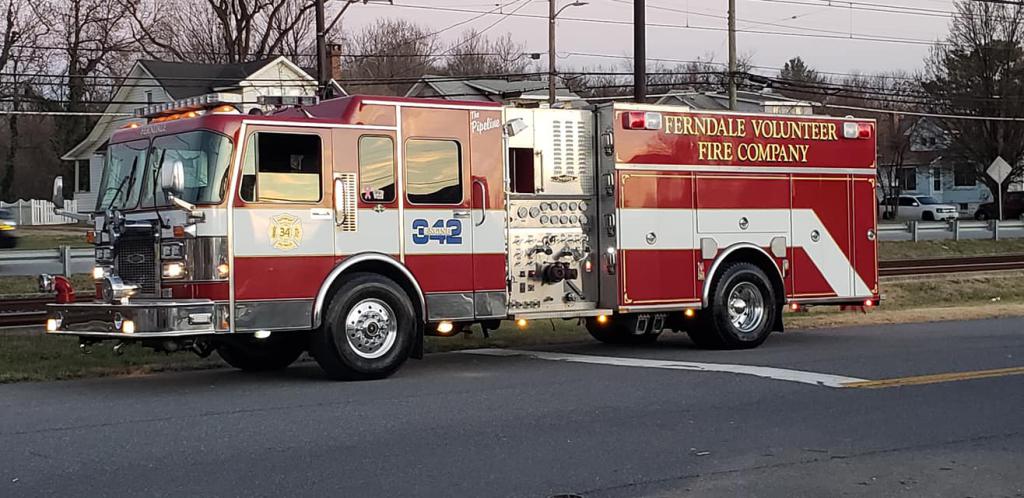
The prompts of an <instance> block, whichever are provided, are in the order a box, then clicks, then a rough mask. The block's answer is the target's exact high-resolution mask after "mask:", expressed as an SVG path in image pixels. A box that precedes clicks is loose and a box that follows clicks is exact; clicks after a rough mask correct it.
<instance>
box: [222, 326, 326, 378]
mask: <svg viewBox="0 0 1024 498" xmlns="http://www.w3.org/2000/svg"><path fill="white" fill-rule="evenodd" d="M308 341H309V336H308V334H307V333H304V332H278V333H276V334H273V335H271V336H270V337H268V338H266V339H257V338H256V337H254V336H248V337H244V338H232V340H229V341H226V342H223V343H221V344H220V345H218V346H217V354H218V355H220V357H221V359H223V360H224V361H225V362H226V363H227V364H228V365H231V366H233V367H235V368H237V369H239V370H244V371H246V372H267V371H272V370H281V369H283V368H287V367H288V365H291V364H292V363H294V362H295V360H297V359H298V358H299V356H300V355H302V353H303V352H304V351H305V350H306V343H307V342H308Z"/></svg>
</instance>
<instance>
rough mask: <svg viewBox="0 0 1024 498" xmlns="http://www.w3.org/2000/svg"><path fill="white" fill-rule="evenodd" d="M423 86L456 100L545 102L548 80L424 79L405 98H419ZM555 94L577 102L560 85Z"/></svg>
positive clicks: (425, 77) (445, 77) (429, 76)
mask: <svg viewBox="0 0 1024 498" xmlns="http://www.w3.org/2000/svg"><path fill="white" fill-rule="evenodd" d="M424 85H425V86H429V87H431V88H433V89H434V91H435V92H437V94H438V96H439V97H442V98H445V99H456V100H475V101H495V102H497V101H502V100H506V99H516V98H519V99H522V98H547V92H548V82H547V80H519V81H507V80H500V79H473V80H453V79H452V78H451V77H450V76H437V75H425V76H423V77H422V78H420V81H419V82H417V83H416V85H414V86H413V87H412V88H411V89H410V90H409V92H408V93H407V94H406V96H407V97H412V96H416V95H418V94H419V93H420V92H421V91H422V88H423V86H424ZM555 94H556V96H557V97H558V98H559V99H561V100H578V99H579V98H580V97H579V96H578V95H576V94H575V93H573V92H571V91H569V90H568V89H567V88H565V86H564V85H559V86H558V88H557V89H556V91H555Z"/></svg>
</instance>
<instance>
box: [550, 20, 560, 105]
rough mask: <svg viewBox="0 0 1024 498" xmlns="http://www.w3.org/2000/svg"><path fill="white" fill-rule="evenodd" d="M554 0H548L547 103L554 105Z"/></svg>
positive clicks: (556, 95) (555, 92)
mask: <svg viewBox="0 0 1024 498" xmlns="http://www.w3.org/2000/svg"><path fill="white" fill-rule="evenodd" d="M557 15H558V14H557V13H556V12H555V0H548V105H549V106H551V107H554V106H555V102H557V101H558V94H557V91H558V90H557V87H556V86H555V53H556V52H555V18H556V16H557Z"/></svg>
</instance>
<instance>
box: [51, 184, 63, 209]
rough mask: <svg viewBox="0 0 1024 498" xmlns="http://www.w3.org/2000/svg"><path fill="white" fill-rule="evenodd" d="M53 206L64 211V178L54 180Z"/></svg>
mask: <svg viewBox="0 0 1024 498" xmlns="http://www.w3.org/2000/svg"><path fill="white" fill-rule="evenodd" d="M53 205H54V207H56V208H57V209H64V177H63V176H58V177H57V178H54V179H53Z"/></svg>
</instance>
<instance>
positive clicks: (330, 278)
mask: <svg viewBox="0 0 1024 498" xmlns="http://www.w3.org/2000/svg"><path fill="white" fill-rule="evenodd" d="M371 261H372V262H378V263H384V264H387V265H390V266H391V267H393V268H394V269H396V270H398V271H399V272H400V273H401V274H402V275H403V276H404V277H405V278H406V279H407V280H408V281H409V283H410V284H411V285H412V287H413V289H415V290H416V296H413V297H415V299H417V300H418V301H419V305H420V313H421V314H422V317H421V318H422V319H423V321H424V322H426V320H427V300H426V297H424V294H423V288H422V287H420V283H419V282H417V281H416V277H414V276H413V274H412V272H410V271H409V269H408V268H406V267H405V265H403V264H401V263H399V262H398V261H395V259H394V258H392V257H390V256H388V255H386V254H382V253H377V252H364V253H360V254H356V255H355V256H350V257H347V258H345V260H344V261H342V262H341V264H340V265H338V266H336V267H334V269H333V270H331V273H329V274H327V278H325V279H324V281H323V283H322V284H320V290H319V291H318V292H317V294H316V300H315V301H313V328H317V327H319V326H320V324H321V323H322V320H323V308H324V302H325V301H327V296H328V294H329V293H330V291H331V286H332V285H334V282H335V281H336V280H337V279H338V277H340V276H341V275H343V274H344V273H345V272H346V271H348V270H349V269H351V268H352V267H353V266H356V265H358V264H362V263H366V262H371Z"/></svg>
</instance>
